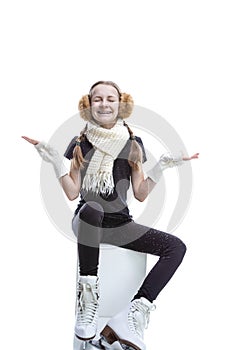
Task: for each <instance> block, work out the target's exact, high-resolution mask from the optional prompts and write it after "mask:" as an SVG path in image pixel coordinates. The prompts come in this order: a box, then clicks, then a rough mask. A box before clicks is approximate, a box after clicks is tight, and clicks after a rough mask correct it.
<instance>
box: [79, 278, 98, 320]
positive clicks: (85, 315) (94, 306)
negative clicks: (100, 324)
mask: <svg viewBox="0 0 233 350" xmlns="http://www.w3.org/2000/svg"><path fill="white" fill-rule="evenodd" d="M78 293H79V297H78V310H77V320H78V322H79V324H83V325H87V324H90V323H93V322H95V321H96V320H97V310H98V305H99V302H98V289H97V287H96V286H93V285H91V284H89V283H82V284H81V285H80V284H79V287H78Z"/></svg>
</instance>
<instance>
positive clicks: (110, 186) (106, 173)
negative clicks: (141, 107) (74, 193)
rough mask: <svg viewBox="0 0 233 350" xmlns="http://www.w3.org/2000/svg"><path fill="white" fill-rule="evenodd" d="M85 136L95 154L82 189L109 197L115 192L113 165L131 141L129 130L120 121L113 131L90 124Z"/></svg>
mask: <svg viewBox="0 0 233 350" xmlns="http://www.w3.org/2000/svg"><path fill="white" fill-rule="evenodd" d="M85 134H86V137H87V139H88V141H89V142H90V143H91V144H92V145H93V147H94V149H95V152H94V154H93V156H92V158H91V160H90V162H89V165H88V168H87V171H86V174H85V176H84V179H83V183H82V188H83V190H85V191H92V192H94V193H96V194H100V193H101V194H104V195H109V194H111V193H112V192H113V190H114V181H113V163H114V160H115V159H116V158H117V156H118V155H119V153H120V152H121V150H122V149H123V148H124V146H125V145H126V143H127V141H128V139H129V133H128V130H127V128H126V127H125V126H124V125H123V121H122V120H120V119H119V120H118V121H117V122H116V124H115V125H114V126H113V127H112V128H111V129H105V128H102V127H101V126H99V125H98V124H96V123H94V122H88V123H87V131H86V133H85Z"/></svg>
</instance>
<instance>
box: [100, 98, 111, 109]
mask: <svg viewBox="0 0 233 350" xmlns="http://www.w3.org/2000/svg"><path fill="white" fill-rule="evenodd" d="M101 106H102V107H108V106H109V101H108V100H107V99H103V100H102V103H101Z"/></svg>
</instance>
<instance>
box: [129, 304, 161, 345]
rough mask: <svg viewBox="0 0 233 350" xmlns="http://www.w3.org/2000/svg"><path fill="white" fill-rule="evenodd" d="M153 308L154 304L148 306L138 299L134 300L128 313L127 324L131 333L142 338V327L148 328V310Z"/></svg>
mask: <svg viewBox="0 0 233 350" xmlns="http://www.w3.org/2000/svg"><path fill="white" fill-rule="evenodd" d="M154 309H155V306H154V305H152V306H151V307H150V308H149V307H148V306H146V305H144V304H143V303H142V302H140V301H139V300H135V302H134V303H133V304H132V306H131V308H130V311H129V313H128V324H129V328H130V330H131V332H132V333H134V334H136V335H138V336H139V337H140V338H142V339H143V335H144V329H146V328H148V324H149V321H150V311H152V310H154Z"/></svg>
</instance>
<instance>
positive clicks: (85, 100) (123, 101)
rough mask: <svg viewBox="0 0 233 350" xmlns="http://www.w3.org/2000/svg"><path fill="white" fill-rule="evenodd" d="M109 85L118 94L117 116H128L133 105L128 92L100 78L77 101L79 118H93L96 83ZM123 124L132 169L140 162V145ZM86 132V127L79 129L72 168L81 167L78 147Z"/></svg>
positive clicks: (86, 119)
mask: <svg viewBox="0 0 233 350" xmlns="http://www.w3.org/2000/svg"><path fill="white" fill-rule="evenodd" d="M100 84H101V85H110V86H113V87H114V88H115V89H116V90H117V92H118V95H119V111H118V118H121V119H125V118H128V117H129V116H130V115H131V113H132V111H133V106H134V101H133V98H132V96H131V95H130V94H126V93H122V92H121V91H120V89H119V87H118V85H117V84H115V83H114V82H112V81H104V80H100V81H98V82H96V83H95V84H93V85H92V87H91V88H90V91H89V94H88V95H84V96H82V98H81V99H80V101H79V104H78V109H79V112H80V116H81V118H83V119H84V120H85V121H91V120H93V118H92V114H91V96H92V91H93V89H94V88H95V87H96V86H97V85H100ZM124 126H125V127H127V129H128V132H129V136H130V139H131V147H130V152H129V157H128V161H129V164H130V166H131V167H132V168H133V169H139V164H140V163H141V162H142V150H141V147H140V145H139V144H138V142H137V140H136V138H135V136H134V134H133V131H132V130H131V129H130V127H129V126H128V124H126V122H125V121H124ZM85 132H86V127H85V128H84V129H83V130H82V131H81V133H80V136H79V137H78V138H77V139H76V146H75V148H74V151H73V159H72V166H73V167H74V168H76V169H77V168H79V167H80V168H83V166H84V162H86V161H85V159H84V157H83V155H82V150H81V147H80V144H81V142H82V141H83V140H84V135H85Z"/></svg>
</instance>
